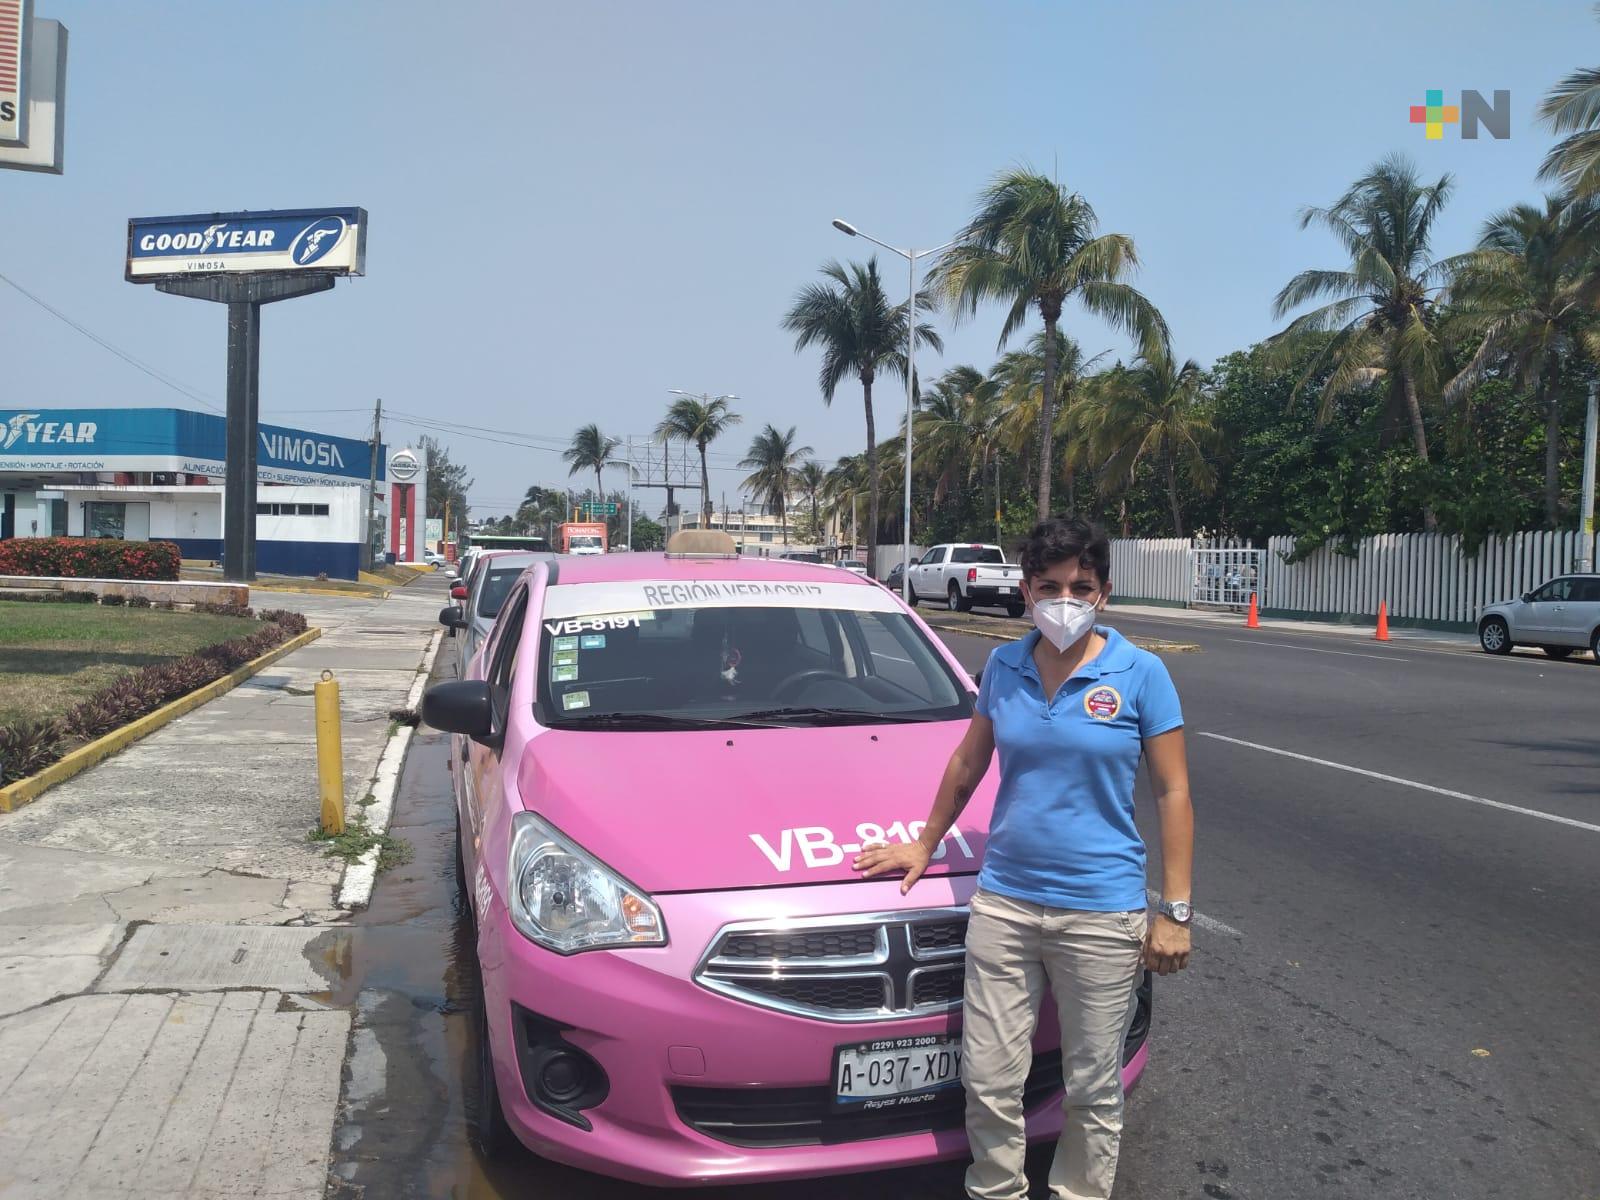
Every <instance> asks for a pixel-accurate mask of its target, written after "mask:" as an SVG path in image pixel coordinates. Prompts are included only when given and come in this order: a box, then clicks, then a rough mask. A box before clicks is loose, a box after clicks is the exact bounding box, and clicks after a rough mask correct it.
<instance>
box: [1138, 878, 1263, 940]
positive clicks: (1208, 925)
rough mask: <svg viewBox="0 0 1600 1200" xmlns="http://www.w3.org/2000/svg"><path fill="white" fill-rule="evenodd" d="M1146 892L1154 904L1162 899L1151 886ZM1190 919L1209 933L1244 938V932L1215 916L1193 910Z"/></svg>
mask: <svg viewBox="0 0 1600 1200" xmlns="http://www.w3.org/2000/svg"><path fill="white" fill-rule="evenodd" d="M1144 894H1145V895H1146V896H1148V897H1150V903H1151V904H1154V903H1156V902H1157V901H1158V900H1160V899H1161V897H1160V896H1159V895H1157V894H1156V893H1155V892H1152V891H1151V890H1150V889H1149V888H1146V889H1145V893H1144ZM1189 920H1190V922H1191V923H1192V924H1195V925H1198V926H1199V927H1200V928H1201V929H1204V930H1205V931H1206V932H1207V933H1224V934H1227V935H1228V936H1229V937H1235V938H1240V939H1242V938H1243V937H1244V934H1242V933H1240V932H1239V931H1238V930H1237V929H1235V928H1234V927H1233V926H1232V925H1224V924H1223V923H1222V922H1221V921H1219V920H1217V919H1216V918H1215V917H1208V916H1206V915H1205V914H1204V913H1202V912H1193V913H1191V914H1190V915H1189Z"/></svg>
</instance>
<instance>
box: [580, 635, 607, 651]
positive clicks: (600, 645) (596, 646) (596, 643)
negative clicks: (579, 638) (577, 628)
mask: <svg viewBox="0 0 1600 1200" xmlns="http://www.w3.org/2000/svg"><path fill="white" fill-rule="evenodd" d="M583 648H584V649H585V650H604V649H605V648H606V635H605V634H603V633H586V634H584V635H583Z"/></svg>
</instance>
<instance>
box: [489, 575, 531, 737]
mask: <svg viewBox="0 0 1600 1200" xmlns="http://www.w3.org/2000/svg"><path fill="white" fill-rule="evenodd" d="M527 611H528V589H527V588H519V589H518V590H517V592H516V594H515V595H513V596H512V597H511V599H510V600H508V601H506V607H505V611H504V612H502V613H501V614H500V619H499V621H497V622H496V623H495V638H496V641H495V646H494V649H493V650H492V651H491V652H490V653H491V655H492V657H491V659H490V663H489V670H488V671H487V672H486V678H487V679H488V681H489V699H490V703H491V704H492V705H493V706H494V725H495V729H496V730H502V729H504V728H505V727H506V717H507V715H508V714H509V713H510V711H511V680H512V679H513V678H514V676H515V670H516V665H517V648H518V646H519V645H520V644H521V642H522V620H523V617H524V616H525V615H526V614H527Z"/></svg>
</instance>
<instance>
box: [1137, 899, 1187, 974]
mask: <svg viewBox="0 0 1600 1200" xmlns="http://www.w3.org/2000/svg"><path fill="white" fill-rule="evenodd" d="M1144 965H1145V966H1147V967H1149V968H1150V969H1151V970H1152V971H1154V972H1155V973H1156V974H1157V975H1172V974H1174V973H1176V972H1178V971H1181V970H1183V969H1184V968H1185V967H1187V966H1188V965H1189V927H1188V926H1187V925H1179V924H1178V923H1177V922H1176V921H1174V920H1173V919H1172V918H1171V917H1169V916H1167V915H1166V913H1157V914H1156V917H1155V920H1153V921H1151V922H1150V932H1148V933H1146V934H1145V935H1144Z"/></svg>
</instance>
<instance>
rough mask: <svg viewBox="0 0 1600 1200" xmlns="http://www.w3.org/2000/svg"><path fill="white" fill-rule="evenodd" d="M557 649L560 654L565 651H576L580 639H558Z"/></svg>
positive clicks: (556, 642)
mask: <svg viewBox="0 0 1600 1200" xmlns="http://www.w3.org/2000/svg"><path fill="white" fill-rule="evenodd" d="M555 648H556V652H557V653H558V654H559V653H560V652H561V651H563V650H576V649H577V648H578V639H577V638H575V637H558V638H557V639H556V641H555Z"/></svg>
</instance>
